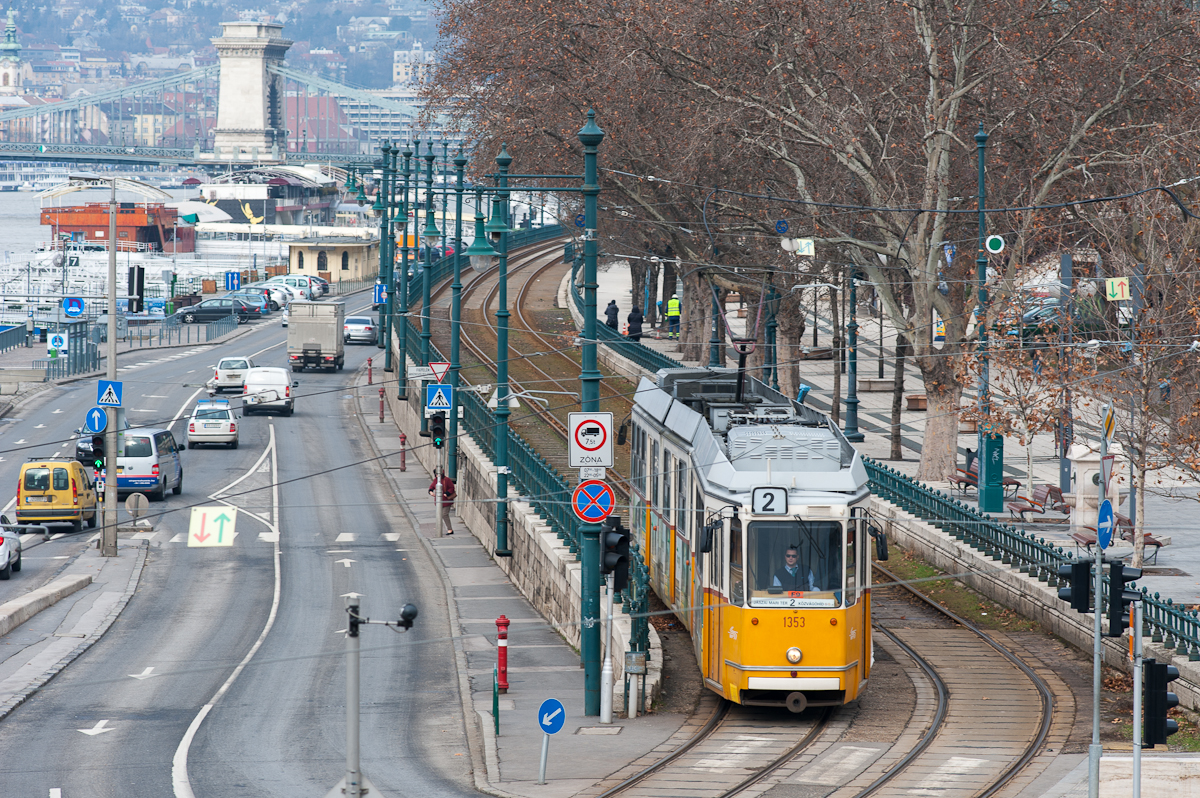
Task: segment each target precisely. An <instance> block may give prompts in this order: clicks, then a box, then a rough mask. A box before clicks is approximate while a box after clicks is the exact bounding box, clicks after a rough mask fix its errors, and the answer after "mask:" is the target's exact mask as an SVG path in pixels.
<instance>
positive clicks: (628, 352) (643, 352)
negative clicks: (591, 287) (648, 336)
mask: <svg viewBox="0 0 1200 798" xmlns="http://www.w3.org/2000/svg"><path fill="white" fill-rule="evenodd" d="M574 274H575V270H574V268H573V267H572V269H571V296H572V297H573V298H574V300H575V307H576V308H577V309H578V310H579V312H580V313H583V312H584V306H583V297H581V296H580V295H579V289H578V286H576V285H575V278H574ZM596 340H598V341H599V342H600V343H602V344H604V345H605V346H607V347H608V348H609V349H611V350H613V351H614V352H616V353H617V354H618V355H621V356H622V357H625V358H628V359H629V360H632V361H633V362H634V363H636V364H637V365H639V366H641V367H642V368H644V369H646V371H649V372H650V373H651V374H653V373H654V372H656V371H658V370H659V369H678V368H683V364H682V363H680V362H679V361H678V360H675V359H673V358H670V357H667V356H666V355H664V354H663V353H662V352H659V351H658V350H657V349H651V348H650V347H648V346H646V345H644V344H643V343H641V342H640V341H630V340H629V339H628V338H626V337H625V336H624V335H621V334H620V333H619V332H617V331H616V330H614V329H613V328H612V327H609V326H608V325H607V324H603V323H601V322H599V321H597V322H596Z"/></svg>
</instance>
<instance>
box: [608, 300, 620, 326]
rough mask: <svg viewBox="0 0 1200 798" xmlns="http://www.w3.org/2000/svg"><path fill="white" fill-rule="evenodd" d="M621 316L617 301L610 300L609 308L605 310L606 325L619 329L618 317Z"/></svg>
mask: <svg viewBox="0 0 1200 798" xmlns="http://www.w3.org/2000/svg"><path fill="white" fill-rule="evenodd" d="M620 315H621V311H620V309H619V308H618V307H617V300H615V299H610V300H609V302H608V307H606V308H605V309H604V323H605V324H607V325H608V326H609V327H612V328H613V329H614V330H615V329H617V317H618V316H620Z"/></svg>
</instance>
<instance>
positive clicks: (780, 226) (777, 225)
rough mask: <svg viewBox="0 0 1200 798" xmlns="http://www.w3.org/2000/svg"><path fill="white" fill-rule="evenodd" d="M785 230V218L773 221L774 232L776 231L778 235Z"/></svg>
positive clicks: (786, 226)
mask: <svg viewBox="0 0 1200 798" xmlns="http://www.w3.org/2000/svg"><path fill="white" fill-rule="evenodd" d="M787 231H788V223H787V219H780V220H779V221H778V222H776V223H775V232H776V233H779V235H783V234H784V233H786V232H787Z"/></svg>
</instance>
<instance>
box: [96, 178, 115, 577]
mask: <svg viewBox="0 0 1200 798" xmlns="http://www.w3.org/2000/svg"><path fill="white" fill-rule="evenodd" d="M111 183H112V194H111V196H110V197H109V202H108V363H107V364H106V366H107V369H106V371H105V374H106V375H107V376H108V379H109V380H111V381H115V380H116V379H117V179H116V178H113V179H112V181H111ZM105 413H106V414H107V415H108V433H107V434H106V435H105V436H104V466H105V469H106V470H107V472H108V473H107V475H106V476H105V480H104V526H103V529H102V531H101V535H100V555H101V556H102V557H116V556H117V483H118V477H117V418H116V411H115V410H114V409H113V408H111V407H108V408H106V409H105Z"/></svg>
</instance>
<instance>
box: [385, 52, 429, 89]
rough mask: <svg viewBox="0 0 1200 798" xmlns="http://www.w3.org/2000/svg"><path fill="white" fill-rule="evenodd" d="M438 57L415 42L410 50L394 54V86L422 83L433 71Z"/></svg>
mask: <svg viewBox="0 0 1200 798" xmlns="http://www.w3.org/2000/svg"><path fill="white" fill-rule="evenodd" d="M436 60H437V57H436V56H435V55H434V53H433V52H431V51H429V50H426V49H425V48H424V47H422V46H421V43H420V42H413V46H412V48H411V49H409V50H395V51H393V52H392V84H393V85H395V86H400V85H403V84H405V83H422V82H424V81H425V80H426V79H427V78H428V77H429V74H430V73H431V72H432V71H433V64H434V61H436Z"/></svg>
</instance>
